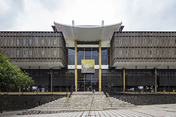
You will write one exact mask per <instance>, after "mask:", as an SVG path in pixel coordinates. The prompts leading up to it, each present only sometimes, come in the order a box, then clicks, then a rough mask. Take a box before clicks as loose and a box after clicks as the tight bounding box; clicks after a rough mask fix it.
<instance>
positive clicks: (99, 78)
mask: <svg viewBox="0 0 176 117" xmlns="http://www.w3.org/2000/svg"><path fill="white" fill-rule="evenodd" d="M98 58H99V77H98V80H99V85H98V87H99V91H101V40H100V41H99V57H98Z"/></svg>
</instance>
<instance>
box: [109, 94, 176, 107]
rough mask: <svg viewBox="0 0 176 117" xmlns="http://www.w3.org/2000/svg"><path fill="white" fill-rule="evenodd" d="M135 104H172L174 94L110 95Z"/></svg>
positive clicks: (175, 100)
mask: <svg viewBox="0 0 176 117" xmlns="http://www.w3.org/2000/svg"><path fill="white" fill-rule="evenodd" d="M111 97H115V98H117V99H120V100H122V101H125V102H129V103H131V104H135V105H153V104H174V103H176V95H111Z"/></svg>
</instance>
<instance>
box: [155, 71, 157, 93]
mask: <svg viewBox="0 0 176 117" xmlns="http://www.w3.org/2000/svg"><path fill="white" fill-rule="evenodd" d="M156 92H157V69H156V68H155V93H156Z"/></svg>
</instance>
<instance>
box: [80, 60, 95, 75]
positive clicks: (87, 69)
mask: <svg viewBox="0 0 176 117" xmlns="http://www.w3.org/2000/svg"><path fill="white" fill-rule="evenodd" d="M94 63H95V62H94V60H81V64H82V69H81V73H95V69H94Z"/></svg>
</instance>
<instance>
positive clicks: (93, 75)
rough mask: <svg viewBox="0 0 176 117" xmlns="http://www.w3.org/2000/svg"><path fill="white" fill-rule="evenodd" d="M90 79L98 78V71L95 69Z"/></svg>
mask: <svg viewBox="0 0 176 117" xmlns="http://www.w3.org/2000/svg"><path fill="white" fill-rule="evenodd" d="M92 78H98V70H97V69H95V73H94V74H92Z"/></svg>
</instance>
